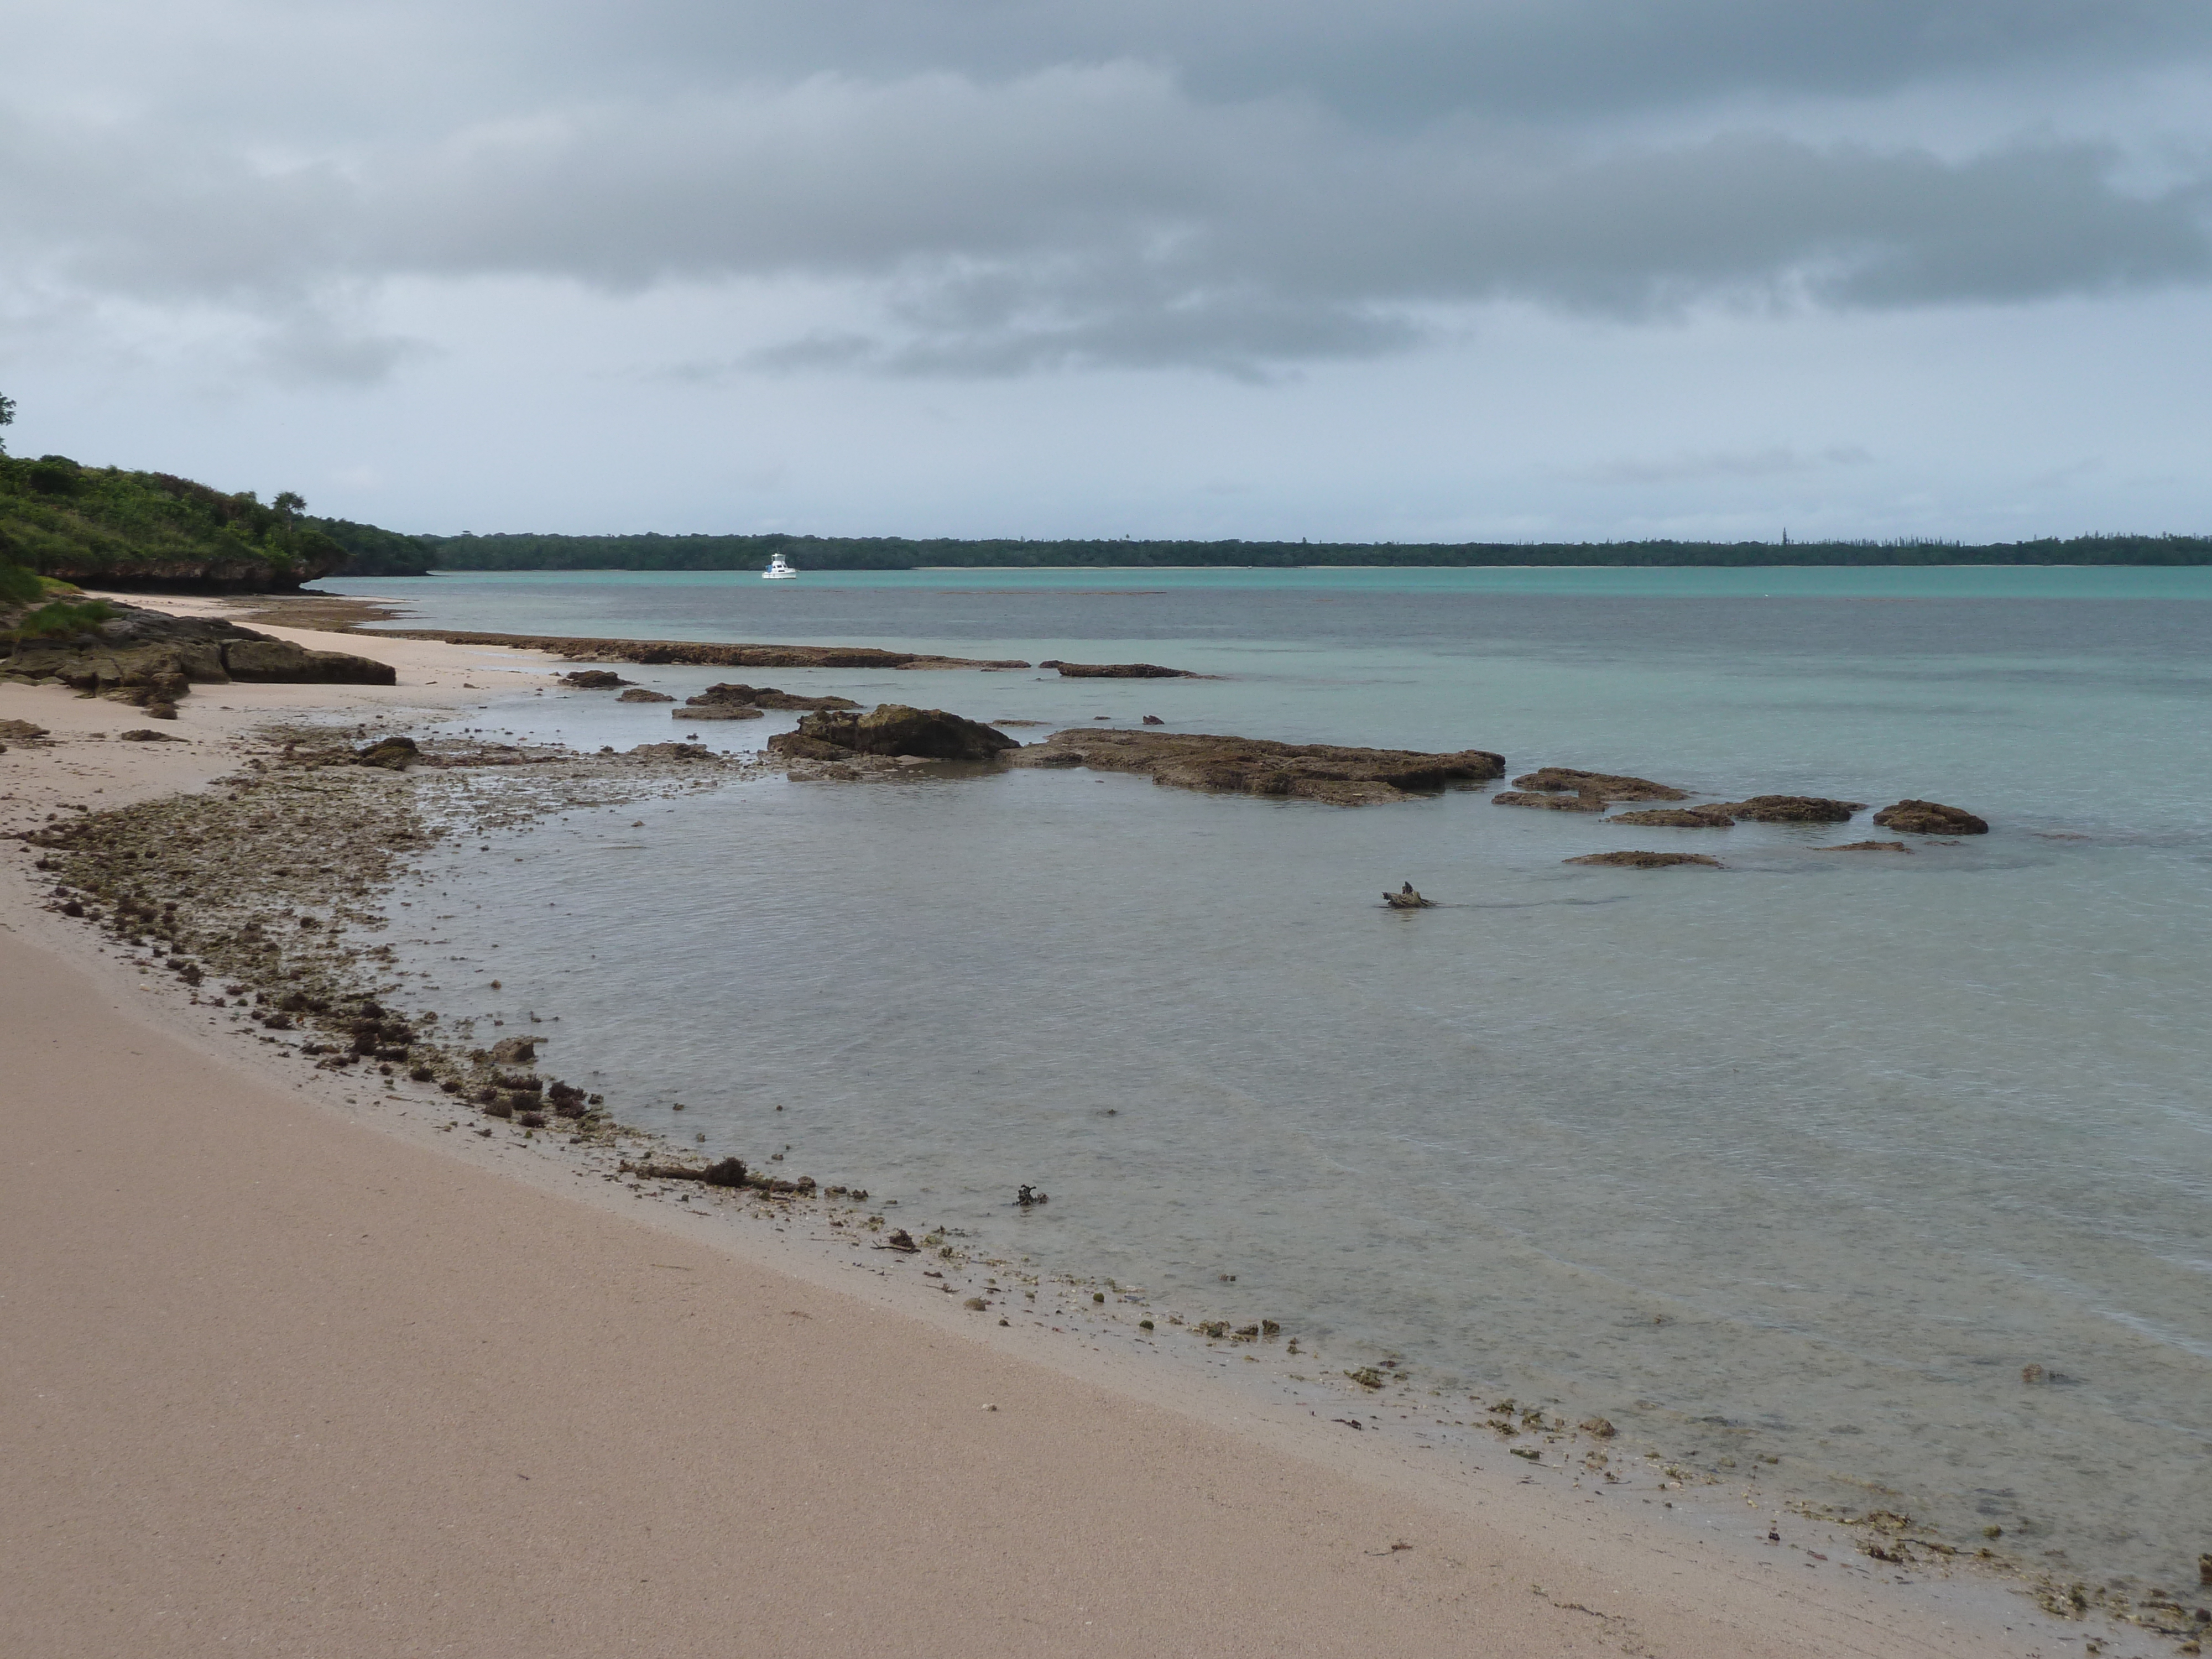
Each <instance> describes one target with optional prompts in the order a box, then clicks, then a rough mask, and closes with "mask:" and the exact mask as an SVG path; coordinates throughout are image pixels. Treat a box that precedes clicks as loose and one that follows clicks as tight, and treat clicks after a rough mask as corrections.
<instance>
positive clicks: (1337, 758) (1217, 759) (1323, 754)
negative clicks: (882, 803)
mask: <svg viewBox="0 0 2212 1659" xmlns="http://www.w3.org/2000/svg"><path fill="white" fill-rule="evenodd" d="M771 741H772V740H771ZM1013 763H1014V764H1015V765H1017V766H1043V767H1058V766H1084V767H1088V768H1090V769H1091V770H1093V771H1098V772H1142V773H1146V774H1147V775H1150V776H1151V778H1152V781H1153V782H1154V783H1158V784H1164V785H1166V786H1168V787H1170V788H1176V789H1219V790H1227V791H1232V792H1234V793H1239V794H1247V795H1279V796H1288V797H1291V798H1294V799H1303V800H1318V801H1326V802H1328V803H1330V804H1331V805H1339V806H1364V805H1370V804H1372V803H1376V802H1383V801H1396V800H1405V799H1409V798H1411V797H1412V796H1413V795H1416V794H1426V793H1433V792H1435V791H1437V790H1440V789H1443V788H1446V787H1449V786H1451V785H1453V784H1463V783H1484V782H1487V781H1489V780H1490V779H1492V778H1494V777H1498V776H1500V775H1503V774H1504V770H1505V761H1504V757H1502V756H1498V755H1493V754H1492V753H1490V752H1489V751H1488V750H1480V749H1468V750H1459V751H1458V752H1456V753H1453V754H1444V755H1432V754H1421V753H1418V752H1415V751H1413V750H1403V749H1351V748H1344V747H1340V746H1339V745H1337V744H1322V743H1303V744H1302V743H1276V742H1273V741H1271V740H1270V739H1267V738H1232V737H1217V736H1212V735H1209V734H1206V733H1204V732H1151V731H1135V732H1131V731H1122V730H1120V729H1111V730H1108V731H1103V732H1099V731H1085V730H1082V729H1077V730H1073V731H1067V732H1054V733H1053V734H1052V736H1050V737H1049V738H1046V739H1045V740H1044V742H1042V743H1041V744H1031V745H1030V747H1029V748H1026V749H1024V750H1021V751H1020V753H1018V755H1016V756H1015V757H1013Z"/></svg>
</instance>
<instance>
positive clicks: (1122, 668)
mask: <svg viewBox="0 0 2212 1659" xmlns="http://www.w3.org/2000/svg"><path fill="white" fill-rule="evenodd" d="M1037 666H1038V667H1039V668H1056V669H1058V670H1059V671H1060V678H1062V679H1069V680H1197V679H1204V678H1206V676H1205V675H1203V674H1194V673H1192V672H1191V671H1190V670H1188V668H1163V667H1161V666H1160V665H1158V663H1156V662H1061V661H1059V660H1058V659H1049V660H1047V661H1044V662H1041V663H1039V664H1038V665H1037Z"/></svg>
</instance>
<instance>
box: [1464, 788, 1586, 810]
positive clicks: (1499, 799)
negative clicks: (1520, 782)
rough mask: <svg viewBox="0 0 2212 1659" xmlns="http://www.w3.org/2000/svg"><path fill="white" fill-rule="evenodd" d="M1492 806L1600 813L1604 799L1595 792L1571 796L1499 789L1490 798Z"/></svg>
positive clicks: (1531, 790) (1530, 790) (1526, 790)
mask: <svg viewBox="0 0 2212 1659" xmlns="http://www.w3.org/2000/svg"><path fill="white" fill-rule="evenodd" d="M1490 804H1491V805H1492V806H1533V807H1534V808H1535V809H1536V810H1537V811H1540V812H1602V811H1605V809H1606V799H1605V797H1604V796H1603V795H1601V794H1597V793H1595V792H1592V793H1577V794H1572V795H1553V794H1543V793H1538V792H1537V791H1535V790H1533V789H1501V790H1499V791H1498V793H1496V794H1494V795H1492V797H1491V798H1490Z"/></svg>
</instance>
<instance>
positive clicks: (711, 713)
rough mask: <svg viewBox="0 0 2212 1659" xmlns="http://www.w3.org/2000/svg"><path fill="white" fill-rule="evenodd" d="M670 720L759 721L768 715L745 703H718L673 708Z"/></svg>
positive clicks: (669, 712)
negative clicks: (702, 706)
mask: <svg viewBox="0 0 2212 1659" xmlns="http://www.w3.org/2000/svg"><path fill="white" fill-rule="evenodd" d="M668 714H669V718H670V719H671V720H763V719H765V718H766V715H765V714H763V712H762V711H761V710H760V709H757V708H750V707H749V706H748V705H746V704H744V703H735V702H718V703H713V704H709V705H708V707H707V708H671V709H670V710H669V711H668Z"/></svg>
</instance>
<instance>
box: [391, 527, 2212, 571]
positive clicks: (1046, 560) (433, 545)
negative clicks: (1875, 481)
mask: <svg viewBox="0 0 2212 1659" xmlns="http://www.w3.org/2000/svg"><path fill="white" fill-rule="evenodd" d="M418 539H419V541H420V543H421V544H422V546H423V547H425V548H426V549H427V550H428V555H429V557H430V561H431V562H432V563H433V564H434V565H435V567H436V568H439V569H441V570H757V569H759V568H761V567H763V565H765V564H766V563H767V562H768V559H769V555H770V554H771V553H777V552H781V553H782V554H783V555H784V556H786V557H787V558H789V559H790V560H791V562H793V564H795V565H797V566H798V567H799V568H800V569H802V570H911V569H915V568H920V567H924V566H939V567H943V566H963V565H964V566H971V567H985V568H1023V567H1045V566H1058V567H1065V566H1070V565H1076V566H1083V565H1089V566H1097V567H1105V566H1121V567H1130V566H1135V567H1139V568H1142V567H1145V566H1153V567H1168V566H1188V565H1241V566H1262V567H1274V568H1284V567H1292V566H1299V565H1593V566H1599V565H1853V564H1873V565H1899V564H1916V565H1933V564H2212V537H2204V536H2075V537H2072V538H2066V539H2063V540H2062V539H2059V538H2044V539H2041V540H2038V541H2025V542H1995V543H1990V544H1983V545H1970V544H1960V543H1958V542H1943V541H1902V540H1900V541H1887V542H1873V541H1831V542H1784V543H1774V542H1683V541H1643V542H1534V543H1524V542H1449V543H1421V542H1312V543H1307V542H1245V541H1219V542H1179V541H1145V542H1140V541H1018V540H1001V541H955V540H949V539H948V540H938V541H909V540H908V539H906V538H903V537H896V536H877V537H860V536H852V537H848V536H781V535H775V536H659V535H646V536H533V535H497V536H424V537H422V538H418ZM348 574H354V573H352V572H349V573H348ZM362 574H370V573H366V572H364V573H362Z"/></svg>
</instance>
